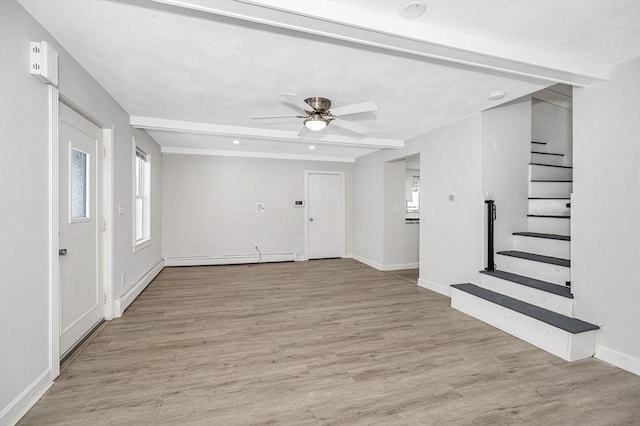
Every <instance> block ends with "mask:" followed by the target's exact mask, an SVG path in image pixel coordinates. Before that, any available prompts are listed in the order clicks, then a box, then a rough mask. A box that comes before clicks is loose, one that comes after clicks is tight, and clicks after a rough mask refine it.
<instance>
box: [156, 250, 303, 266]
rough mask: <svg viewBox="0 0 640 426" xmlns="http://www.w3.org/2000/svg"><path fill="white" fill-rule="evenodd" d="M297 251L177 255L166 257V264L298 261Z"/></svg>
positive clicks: (235, 263)
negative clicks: (260, 254) (258, 253)
mask: <svg viewBox="0 0 640 426" xmlns="http://www.w3.org/2000/svg"><path fill="white" fill-rule="evenodd" d="M296 257H297V256H296V253H293V252H291V253H263V254H262V256H259V255H257V254H253V253H251V254H225V255H222V256H176V257H167V258H165V260H164V262H165V266H210V265H237V264H245V263H254V264H255V263H258V260H259V261H260V263H270V262H293V261H297V260H298V259H297V258H296Z"/></svg>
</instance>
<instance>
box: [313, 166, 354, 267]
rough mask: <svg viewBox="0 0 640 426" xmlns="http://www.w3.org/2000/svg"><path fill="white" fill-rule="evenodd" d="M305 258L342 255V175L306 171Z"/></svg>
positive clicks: (343, 236)
mask: <svg viewBox="0 0 640 426" xmlns="http://www.w3.org/2000/svg"><path fill="white" fill-rule="evenodd" d="M307 183H308V188H307V209H308V210H307V211H308V220H309V223H308V225H309V232H308V238H309V241H308V243H309V259H323V258H330V257H343V256H344V239H345V235H344V233H345V227H344V174H342V173H331V172H326V173H323V172H309V174H308V179H307Z"/></svg>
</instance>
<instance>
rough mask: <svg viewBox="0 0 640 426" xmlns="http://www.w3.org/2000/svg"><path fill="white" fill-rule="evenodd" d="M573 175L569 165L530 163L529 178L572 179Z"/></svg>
mask: <svg viewBox="0 0 640 426" xmlns="http://www.w3.org/2000/svg"><path fill="white" fill-rule="evenodd" d="M572 175H573V170H572V168H571V167H569V166H559V165H555V164H539V163H529V179H548V180H551V179H571V177H572Z"/></svg>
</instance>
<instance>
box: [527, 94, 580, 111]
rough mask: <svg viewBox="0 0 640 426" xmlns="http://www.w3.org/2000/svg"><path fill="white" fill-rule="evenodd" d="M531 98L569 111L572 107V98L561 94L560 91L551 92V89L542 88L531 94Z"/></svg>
mask: <svg viewBox="0 0 640 426" xmlns="http://www.w3.org/2000/svg"><path fill="white" fill-rule="evenodd" d="M531 97H532V98H534V99H536V100H539V101H542V102H546V103H548V104H552V105H555V106H557V107H560V108H564V109H566V110H569V111H571V110H572V109H573V99H572V98H570V97H569V96H565V95H561V94H560V93H556V92H552V91H551V90H547V89H542V90H540V91H539V92H536V93H534V94H533V95H531Z"/></svg>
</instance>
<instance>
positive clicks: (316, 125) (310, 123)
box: [304, 114, 329, 132]
mask: <svg viewBox="0 0 640 426" xmlns="http://www.w3.org/2000/svg"><path fill="white" fill-rule="evenodd" d="M327 124H329V120H327V119H325V118H323V117H322V115H320V114H313V115H312V116H311V117H309V118H307V119H306V120H304V125H305V126H306V127H307V129H309V130H312V131H314V132H318V131H320V130H322V129H324V128H325V127H327Z"/></svg>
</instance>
